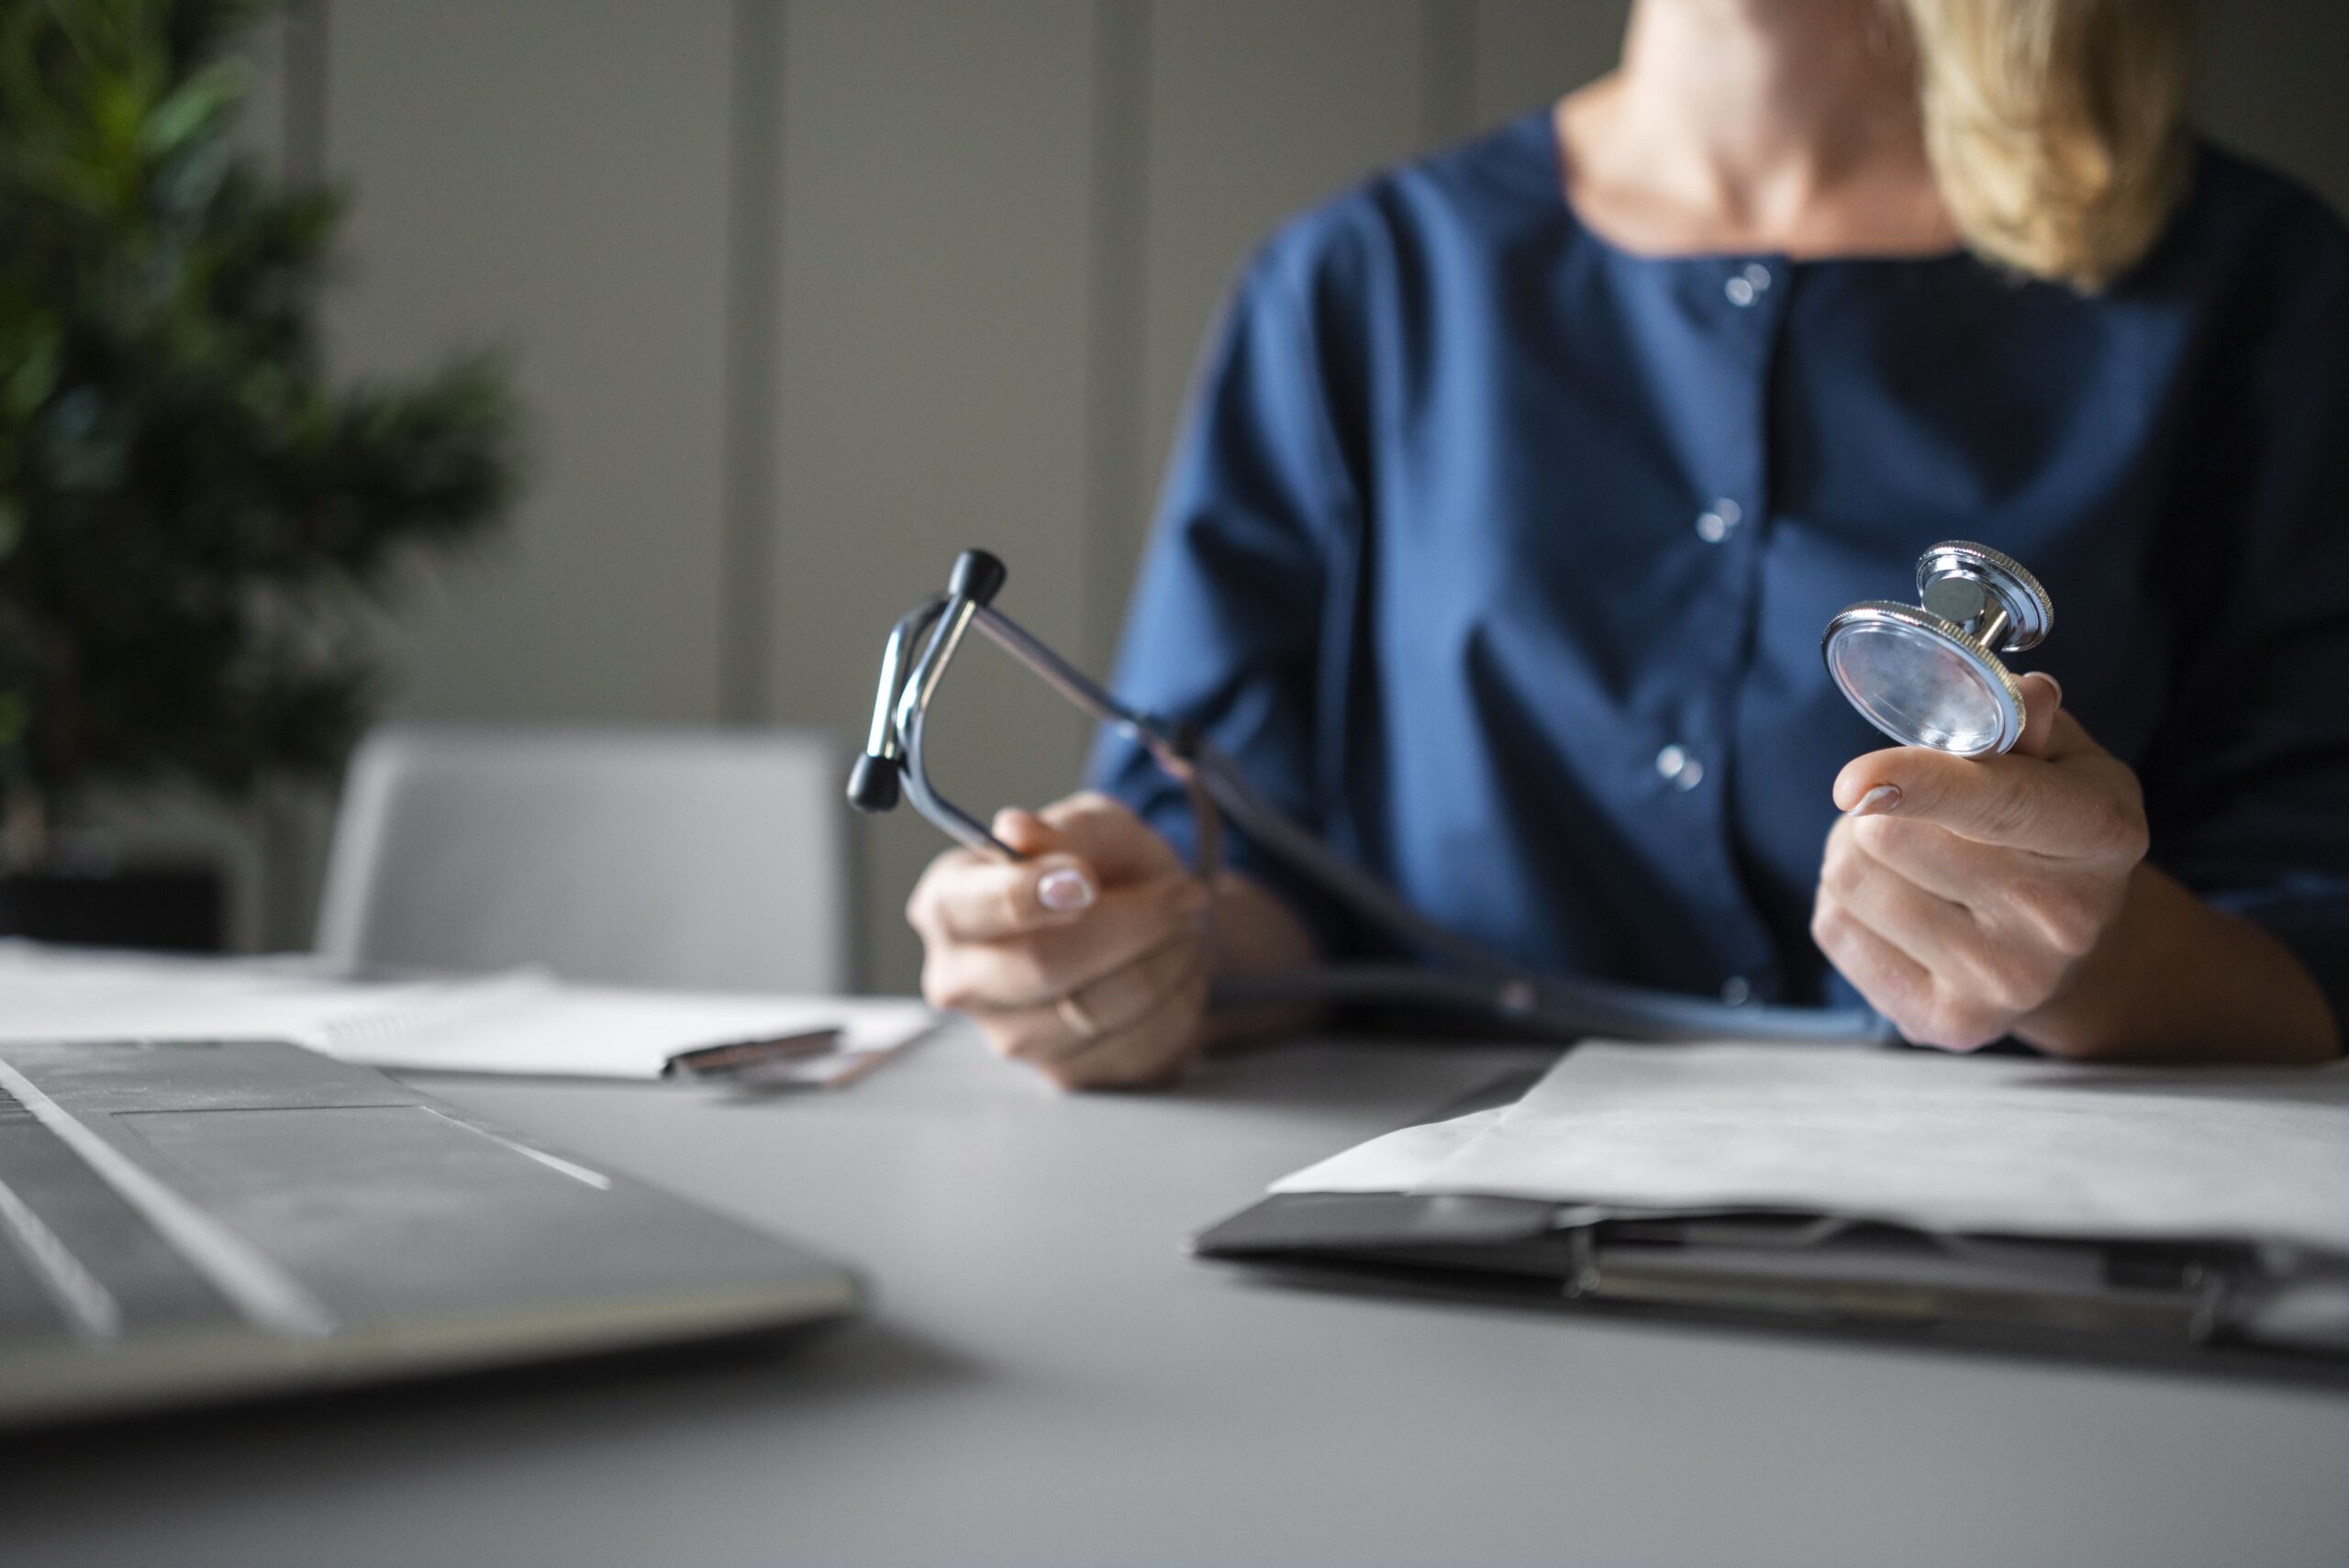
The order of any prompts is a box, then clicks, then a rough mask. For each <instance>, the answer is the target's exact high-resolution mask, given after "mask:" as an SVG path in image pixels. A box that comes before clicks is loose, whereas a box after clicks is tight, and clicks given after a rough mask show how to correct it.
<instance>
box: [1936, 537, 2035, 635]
mask: <svg viewBox="0 0 2349 1568" xmlns="http://www.w3.org/2000/svg"><path fill="white" fill-rule="evenodd" d="M1944 577H1970V578H1973V579H1975V580H1976V581H1978V582H1980V583H1981V584H1984V585H1985V586H1986V587H1987V588H1988V589H1989V590H1990V591H1991V592H1992V593H1994V594H1996V595H1998V599H1999V602H2000V603H2002V604H2004V605H2005V606H2006V609H2007V619H2008V620H2009V621H2010V622H2011V623H2012V625H2011V626H2010V627H2009V629H2008V631H2007V635H2006V636H2005V638H2004V639H2001V646H2000V647H1999V648H1998V650H1996V651H1999V652H2006V653H2020V652H2021V651H2023V650H2025V649H2027V648H2036V647H2038V646H2039V644H2040V643H2041V641H2043V639H2045V638H2046V636H2047V634H2048V633H2049V632H2051V631H2053V630H2054V629H2055V601H2054V600H2053V599H2051V598H2049V597H2048V596H2047V590H2046V589H2044V588H2043V587H2041V586H2040V585H2039V579H2038V578H2036V577H2034V576H2032V574H2031V571H2030V569H2029V568H2027V567H2025V566H2024V565H2023V563H2022V562H2020V561H2017V560H2016V559H2015V558H2014V557H2013V556H2011V555H2009V554H2007V553H2006V552H2005V551H2003V550H1992V549H1991V548H1990V547H1989V546H1988V545H1987V544H1976V543H1974V542H1972V541H1971V540H1968V539H1945V540H1943V542H1942V543H1940V544H1937V545H1935V546H1933V548H1932V549H1931V550H1927V551H1925V553H1924V554H1922V555H1920V556H1919V557H1918V558H1917V596H1918V597H1919V598H1920V599H1921V598H1923V597H1924V596H1925V590H1926V589H1928V588H1930V587H1932V585H1933V584H1935V583H1938V582H1940V581H1941V580H1942V579H1943V578H1944ZM1934 618H1935V619H1940V617H1934ZM1944 624H1946V623H1944Z"/></svg>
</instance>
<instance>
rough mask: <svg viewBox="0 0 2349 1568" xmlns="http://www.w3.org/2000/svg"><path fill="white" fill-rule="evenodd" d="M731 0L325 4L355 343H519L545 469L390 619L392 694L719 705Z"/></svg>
mask: <svg viewBox="0 0 2349 1568" xmlns="http://www.w3.org/2000/svg"><path fill="white" fill-rule="evenodd" d="M729 14H730V13H729V6H727V5H726V4H725V3H724V0H662V4H660V5H658V6H647V5H643V4H640V3H638V0H334V3H333V4H332V5H331V6H328V24H327V50H328V71H327V81H326V93H325V119H326V126H327V130H326V143H327V146H326V155H327V167H328V171H329V172H330V173H332V174H333V175H334V176H335V177H337V178H339V179H343V180H347V181H349V182H350V183H351V185H352V187H353V191H354V194H355V196H356V203H355V206H354V208H353V212H352V217H351V223H350V226H349V228H348V230H347V235H348V251H349V254H350V256H351V265H350V269H349V272H350V278H349V281H348V283H347V284H346V286H345V287H344V289H343V290H342V292H341V293H340V295H339V297H338V303H337V306H336V309H335V312H334V316H333V324H334V328H335V330H334V334H333V337H334V343H335V347H336V350H337V354H336V358H337V361H338V362H339V363H340V365H341V366H342V367H344V368H346V369H349V370H352V371H384V372H390V371H401V370H408V369H412V368H414V367H417V366H419V365H423V364H427V363H430V362H433V361H437V360H439V359H440V358H441V357H442V356H443V355H444V354H445V353H447V352H448V351H449V350H451V349H456V348H471V347H482V346H487V347H496V348H507V349H510V350H513V351H514V352H515V354H516V356H517V364H518V371H519V390H520V394H521V398H522V401H523V405H524V406H525V408H526V409H527V410H528V413H529V426H528V436H529V489H528V493H527V499H526V501H525V503H524V505H523V506H522V507H521V508H520V510H519V513H518V517H517V518H516V526H515V528H514V529H513V531H512V532H511V534H510V535H509V536H508V538H507V539H506V540H504V541H502V542H501V543H500V544H499V545H498V546H496V547H495V548H494V549H493V550H491V551H489V552H488V553H487V555H486V556H485V557H484V558H482V559H480V560H478V561H476V562H469V563H466V564H464V565H462V566H459V567H456V568H454V569H451V570H447V571H445V572H442V573H440V574H439V575H440V579H441V586H440V587H439V588H438V589H437V590H436V591H433V592H430V593H428V594H426V595H420V596H419V603H418V606H417V609H416V611H415V612H414V613H413V614H411V615H409V616H407V617H405V618H404V620H403V622H402V626H401V629H400V633H399V635H398V638H397V645H398V647H399V650H400V662H401V666H402V670H403V684H402V690H401V694H400V706H401V708H402V709H403V710H404V711H406V712H407V713H411V714H425V715H436V716H437V715H483V716H494V717H592V718H701V717H709V716H712V715H713V714H714V713H715V712H716V710H717V702H718V603H719V599H718V572H719V563H720V561H721V542H722V528H723V518H722V506H723V501H722V460H721V451H720V446H721V432H722V431H723V429H724V426H725V419H724V413H725V395H726V381H725V373H724V367H725V359H724V339H725V317H724V304H725V301H724V280H725V275H726V268H725V255H724V235H725V228H726V209H727V161H726V160H727V148H728V136H727V131H728V119H727V88H728V82H729V74H728V70H727V53H728V47H729V26H728V23H729Z"/></svg>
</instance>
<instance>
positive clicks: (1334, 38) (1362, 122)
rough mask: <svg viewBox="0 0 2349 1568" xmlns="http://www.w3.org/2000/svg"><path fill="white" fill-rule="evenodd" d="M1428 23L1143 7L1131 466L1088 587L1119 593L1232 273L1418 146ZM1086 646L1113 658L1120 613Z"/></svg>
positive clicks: (1193, 0) (1352, 4)
mask: <svg viewBox="0 0 2349 1568" xmlns="http://www.w3.org/2000/svg"><path fill="white" fill-rule="evenodd" d="M1426 45H1427V30H1426V22H1425V17H1424V15H1423V13H1422V11H1421V8H1420V7H1419V6H1418V5H1417V4H1414V3H1413V0H1283V3H1281V4H1278V5H1265V4H1263V3H1262V0H1156V3H1155V4H1153V5H1152V6H1151V38H1150V78H1149V89H1148V91H1149V101H1150V122H1149V137H1148V154H1147V161H1146V162H1145V164H1144V166H1143V169H1142V171H1141V178H1142V181H1143V185H1144V188H1145V191H1146V193H1147V207H1146V217H1145V223H1144V237H1145V243H1144V249H1143V260H1142V267H1143V277H1144V287H1143V304H1142V311H1143V332H1142V341H1141V355H1142V359H1141V384H1142V397H1141V409H1142V418H1143V428H1144V433H1143V437H1142V441H1141V450H1142V453H1143V458H1144V461H1143V462H1142V464H1141V472H1142V473H1143V474H1144V475H1145V476H1146V479H1147V484H1146V485H1145V486H1144V488H1143V490H1142V492H1141V494H1138V495H1136V496H1135V497H1134V498H1133V501H1132V504H1131V506H1130V508H1129V516H1128V517H1125V518H1112V519H1108V520H1105V522H1104V525H1103V528H1102V530H1101V531H1102V539H1103V542H1102V545H1101V550H1100V555H1101V559H1100V560H1099V562H1097V575H1096V578H1095V581H1096V583H1097V592H1099V593H1101V594H1103V595H1107V596H1108V598H1109V599H1110V600H1111V601H1112V602H1113V603H1117V604H1122V603H1123V602H1124V599H1125V596H1126V594H1127V591H1128V588H1129V586H1130V583H1131V580H1132V574H1133V569H1134V565H1135V562H1136V561H1137V560H1138V559H1139V556H1140V553H1141V544H1142V540H1143V539H1144V537H1145V535H1146V530H1147V524H1148V513H1149V507H1150V502H1151V500H1152V496H1153V495H1155V492H1156V482H1157V478H1158V475H1159V473H1160V472H1161V470H1162V469H1163V464H1164V461H1165V456H1166V452H1167V449H1168V447H1169V444H1170V443H1171V441H1172V440H1173V438H1174V434H1175V423H1176V419H1177V417H1178V415H1179V412H1180V410H1181V407H1182V405H1183V400H1184V397H1185V395H1186V392H1187V390H1188V387H1189V383H1190V379H1191V373H1192V371H1193V369H1194V367H1195V365H1196V363H1197V357H1198V352H1199V348H1200V345H1201V342H1202V340H1203V339H1204V338H1205V335H1206V333H1207V332H1208V328H1209V327H1210V326H1211V324H1212V323H1213V321H1214V318H1215V315H1216V311H1217V307H1218V306H1219V303H1220V301H1221V299H1222V296H1223V294H1224V291H1225V289H1226V287H1227V286H1228V285H1229V284H1230V281H1231V278H1232V275H1233V273H1234V272H1235V271H1236V269H1237V268H1238V267H1239V266H1240V264H1241V261H1243V260H1244V259H1245V258H1246V256H1247V254H1248V253H1249V251H1250V250H1252V248H1253V247H1254V246H1255V244H1256V243H1257V242H1258V241H1260V240H1261V239H1264V236H1265V235H1266V233H1267V232H1268V231H1269V230H1270V229H1271V228H1273V227H1274V225H1275V224H1277V223H1278V222H1279V221H1280V220H1281V219H1282V218H1284V217H1287V216H1288V215H1289V214H1291V213H1293V212H1295V211H1297V209H1298V208H1300V207H1302V206H1307V205H1308V204H1309V203H1311V202H1313V201H1316V200H1318V199H1319V198H1322V197H1325V196H1328V195H1334V194H1335V193H1336V192H1338V191H1339V190H1341V189H1342V188H1343V187H1344V186H1345V185H1347V184H1348V183H1352V182H1353V181H1354V180H1356V179H1359V178H1361V177H1362V176H1363V175H1364V174H1365V173H1367V172H1369V171H1370V170H1372V169H1373V168H1375V166H1377V165H1378V164H1381V163H1384V162H1389V161H1394V160H1396V159H1398V158H1402V157H1405V156H1408V154H1410V153H1411V152H1413V151H1415V150H1418V148H1419V144H1420V139H1421V138H1422V136H1423V135H1424V134H1425V132H1426V129H1427V126H1428V114H1427V105H1426V102H1425V97H1426V93H1427V90H1428V81H1427V72H1426V70H1425V63H1426V61H1425V49H1426ZM1102 625H1103V628H1104V629H1103V632H1102V641H1101V643H1100V645H1098V646H1096V647H1095V648H1094V649H1093V650H1092V653H1093V655H1094V657H1096V658H1097V659H1105V658H1106V657H1107V655H1108V638H1109V636H1110V635H1111V634H1112V633H1113V632H1114V629H1115V626H1116V617H1114V616H1113V617H1108V618H1107V619H1106V620H1105V621H1104V622H1102Z"/></svg>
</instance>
